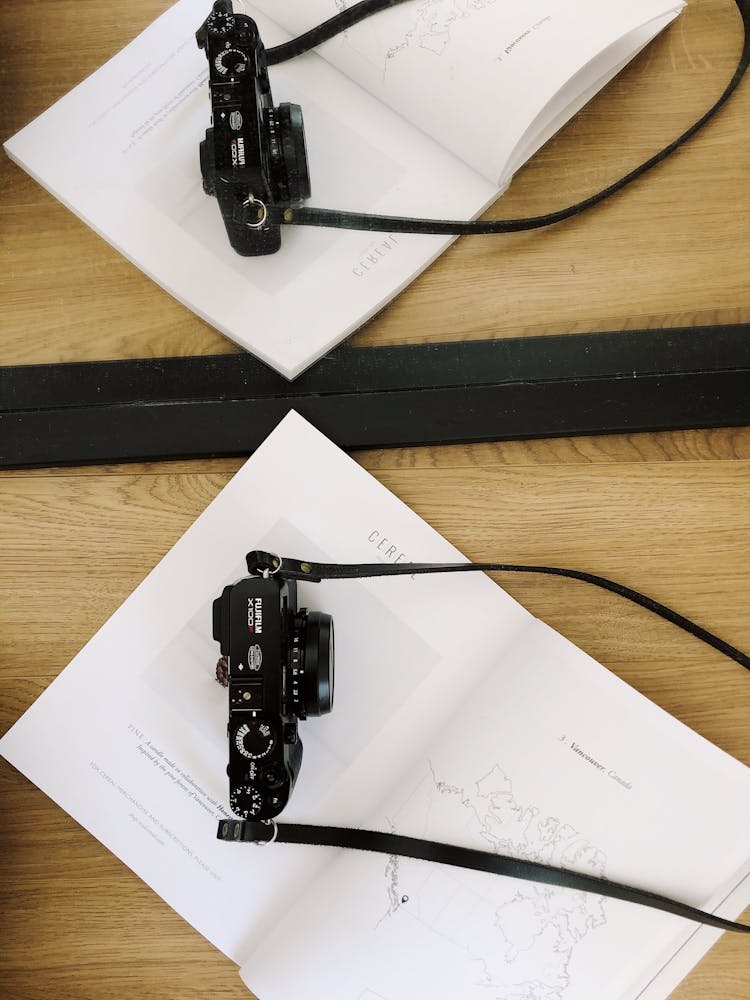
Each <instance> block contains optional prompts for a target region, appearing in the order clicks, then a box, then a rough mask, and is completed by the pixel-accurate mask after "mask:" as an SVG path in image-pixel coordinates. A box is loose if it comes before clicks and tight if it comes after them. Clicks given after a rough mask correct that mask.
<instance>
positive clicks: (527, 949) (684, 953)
mask: <svg viewBox="0 0 750 1000" xmlns="http://www.w3.org/2000/svg"><path fill="white" fill-rule="evenodd" d="M461 693H463V694H465V695H466V697H461ZM461 693H459V692H458V691H457V697H456V699H455V700H454V703H453V704H454V713H453V716H452V718H451V719H450V720H449V723H448V724H446V721H445V720H440V721H439V722H438V725H437V726H436V727H435V730H434V732H433V735H432V738H431V739H430V740H429V741H428V742H427V743H426V744H425V745H424V746H423V747H422V748H421V750H420V753H419V754H418V756H417V758H415V760H413V761H411V762H405V766H404V769H403V772H402V777H401V780H400V781H399V783H398V785H397V786H396V787H395V788H394V790H393V791H392V793H391V794H389V795H387V796H386V798H385V799H384V800H383V801H382V802H381V803H379V804H377V805H375V804H374V808H373V811H372V813H371V815H370V817H369V822H370V825H372V826H374V827H376V828H379V829H384V830H394V831H396V832H398V833H401V834H405V835H408V836H413V837H418V838H427V839H431V840H437V841H442V842H445V843H456V844H461V845H464V846H468V847H474V848H479V849H483V850H489V851H494V852H496V853H500V854H509V855H511V856H513V857H523V858H528V859H530V860H533V861H537V862H540V863H543V864H550V865H553V866H557V867H563V868H570V869H573V870H578V871H582V872H584V873H587V874H593V875H596V876H604V877H606V878H610V879H613V880H615V881H621V882H626V883H629V884H632V885H636V886H641V887H643V888H645V889H649V890H651V891H654V892H657V893H660V894H663V895H667V896H670V897H672V898H677V899H680V900H683V901H684V902H687V903H691V904H693V905H695V906H699V907H703V908H708V909H714V908H719V909H720V910H721V912H723V913H724V914H725V915H728V916H732V917H736V916H737V915H738V914H739V913H740V912H741V910H742V909H743V907H744V906H745V905H747V903H748V902H750V845H748V842H747V830H748V828H749V827H750V769H748V768H746V767H745V766H744V765H742V764H740V763H739V762H737V761H736V760H734V759H733V758H731V757H729V756H728V755H727V754H725V753H723V752H722V751H720V750H718V749H717V748H716V747H714V746H712V745H711V744H709V743H708V742H706V741H705V740H704V739H702V738H701V737H699V736H697V735H696V734H695V733H693V732H692V731H690V730H689V729H688V728H687V727H685V726H683V725H682V724H681V723H679V722H677V721H676V720H675V719H673V718H671V717H670V716H669V715H667V714H666V713H665V712H663V711H662V710H661V709H659V708H658V707H657V706H655V705H653V704H652V703H651V702H649V701H647V700H646V699H645V698H643V697H642V696H641V695H639V694H638V693H637V692H635V691H634V690H633V689H632V688H630V687H628V686H627V685H626V684H624V683H623V682H622V681H620V680H619V679H618V678H616V677H615V676H613V675H612V674H610V673H609V672H608V671H606V670H605V669H604V668H603V667H601V665H599V664H598V663H596V662H595V661H594V660H592V659H591V658H590V657H588V656H587V655H586V654H584V653H583V652H581V651H580V650H578V649H577V648H576V647H574V646H573V645H572V644H571V643H569V642H568V641H567V640H565V639H563V638H562V637H561V636H560V635H558V634H557V633H555V632H554V631H553V630H551V629H550V628H548V627H547V626H545V625H543V624H542V623H541V622H538V621H534V620H532V621H530V622H529V623H528V624H527V626H526V627H525V628H524V629H523V630H522V631H521V632H519V633H517V634H516V638H515V641H514V643H513V644H512V645H511V646H509V647H507V648H506V650H505V651H504V653H503V654H502V655H500V656H499V657H497V658H496V659H495V660H494V666H493V667H492V668H491V669H490V670H488V672H487V673H486V674H485V676H484V678H483V679H482V680H481V682H480V683H479V684H476V685H472V686H471V688H470V689H468V690H466V689H464V691H463V692H461ZM733 892H734V898H733V899H731V900H729V901H727V897H728V896H729V895H730V894H731V893H733ZM722 904H723V905H722ZM697 926H698V925H696V924H694V923H692V922H690V921H686V920H683V919H681V918H678V917H675V916H672V915H668V914H663V913H659V912H657V911H654V910H651V909H645V908H643V907H641V906H637V905H635V904H632V903H625V902H620V901H617V900H610V899H606V898H604V897H600V896H597V895H595V894H590V893H581V892H578V891H574V890H569V889H559V888H555V887H549V886H541V885H538V884H535V883H532V882H524V881H519V880H516V879H509V878H505V877H498V876H494V875H489V874H485V873H479V872H471V871H466V870H464V869H460V868H451V867H447V866H442V865H435V864H430V863H426V862H419V861H411V860H408V859H405V858H396V857H385V856H379V855H372V854H362V853H359V852H346V851H344V852H341V854H340V857H339V860H338V861H337V862H336V863H335V864H333V865H331V866H330V867H329V868H328V869H327V870H326V871H325V872H324V873H323V875H322V876H320V877H318V878H317V880H316V881H315V882H314V883H313V884H312V885H311V886H310V887H309V888H308V891H307V893H306V894H303V895H301V898H300V899H299V900H298V902H297V904H296V906H295V907H294V910H293V911H291V912H290V914H289V916H288V917H287V918H286V919H285V920H283V921H282V922H281V923H280V924H279V925H277V926H276V927H275V928H274V929H273V930H272V932H271V933H270V934H269V935H268V936H267V937H266V938H265V939H264V940H263V941H262V942H261V944H260V946H259V947H258V949H257V951H256V952H255V954H254V955H253V956H252V957H251V958H250V960H249V961H248V962H247V963H246V964H245V965H244V967H243V968H242V970H241V974H242V976H243V979H244V980H245V982H246V983H247V985H248V986H249V988H250V989H251V990H252V991H253V992H254V993H256V994H257V995H258V996H259V997H260V1000H286V998H288V997H290V996H294V997H295V1000H319V998H320V997H323V996H325V997H326V1000H355V998H356V1000H411V998H413V997H415V996H424V997H428V996H429V997H431V998H434V1000H454V998H455V997H461V998H462V1000H464V998H465V1000H487V998H499V997H502V998H503V1000H509V998H513V1000H516V998H523V1000H527V998H528V1000H542V998H543V1000H591V998H594V997H595V998H596V1000H636V998H643V997H646V996H648V998H649V1000H657V998H663V997H665V996H667V995H668V993H669V992H670V990H671V989H672V988H673V987H674V985H676V982H677V981H678V980H679V978H681V977H682V976H684V975H685V974H686V973H687V972H688V971H689V968H690V965H691V964H692V963H694V962H695V961H696V960H697V959H698V957H699V956H700V955H701V954H702V953H703V952H704V951H705V950H706V949H707V948H708V946H709V945H710V944H711V943H712V942H713V941H714V940H715V938H716V936H717V935H716V932H715V931H712V930H709V931H708V932H707V933H706V934H705V935H704V931H703V930H697ZM313 927H314V928H315V930H314V933H312V932H311V928H313ZM326 943H328V946H326ZM289 955H293V956H294V961H293V962H290V961H289V960H288V956H289ZM644 991H645V992H644Z"/></svg>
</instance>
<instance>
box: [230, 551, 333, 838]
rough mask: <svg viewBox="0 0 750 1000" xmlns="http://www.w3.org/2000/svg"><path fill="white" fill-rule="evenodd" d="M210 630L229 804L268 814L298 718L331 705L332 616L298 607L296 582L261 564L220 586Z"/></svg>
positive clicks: (281, 802)
mask: <svg viewBox="0 0 750 1000" xmlns="http://www.w3.org/2000/svg"><path fill="white" fill-rule="evenodd" d="M253 556H254V553H251V554H250V556H248V564H249V565H250V563H251V559H252V557H253ZM213 634H214V639H216V640H217V642H218V643H219V645H220V647H221V653H222V659H221V660H219V667H218V668H217V676H218V677H219V680H220V681H221V682H222V683H223V684H225V685H226V686H227V687H228V688H229V726H228V730H227V731H228V735H229V766H228V767H227V774H228V775H229V804H230V806H231V808H232V811H233V812H234V813H235V814H236V815H237V816H241V817H243V818H244V819H254V820H268V819H273V818H274V817H275V816H278V814H279V813H280V812H281V810H282V809H283V808H284V806H285V805H286V804H287V801H288V800H289V796H290V795H291V792H292V789H293V788H294V783H295V781H296V780H297V775H298V774H299V769H300V765H301V763H302V741H301V740H300V737H299V733H298V731H297V722H298V720H299V719H305V718H307V717H308V716H309V715H323V714H325V713H326V712H330V711H331V708H332V707H333V675H334V670H333V619H332V618H331V616H330V615H326V614H322V613H321V612H318V611H307V609H306V608H299V609H298V608H297V584H296V582H295V581H294V580H285V579H283V577H281V576H279V575H278V574H274V573H273V572H272V568H269V569H266V570H265V574H264V575H262V576H249V577H245V578H244V579H242V580H239V581H238V582H237V583H235V584H233V585H231V586H229V587H225V588H224V590H223V592H222V594H221V597H218V598H217V599H216V600H215V601H214V604H213Z"/></svg>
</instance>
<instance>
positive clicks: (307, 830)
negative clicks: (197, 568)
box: [217, 551, 750, 934]
mask: <svg viewBox="0 0 750 1000" xmlns="http://www.w3.org/2000/svg"><path fill="white" fill-rule="evenodd" d="M247 567H248V571H249V572H250V574H251V575H256V576H257V575H263V576H265V575H275V574H280V575H281V576H283V577H285V578H286V579H294V580H309V581H311V582H313V583H319V582H320V581H321V580H352V579H367V578H373V577H381V576H416V575H419V574H424V573H460V572H471V571H489V572H513V573H547V574H551V575H553V576H564V577H568V578H570V579H574V580H581V581H583V582H585V583H590V584H593V585H594V586H597V587H602V588H603V589H604V590H609V591H611V592H612V593H615V594H619V595H620V596H621V597H625V598H626V599H628V600H630V601H633V602H634V603H636V604H638V605H640V606H641V607H644V608H647V609H648V610H649V611H652V612H654V614H657V615H659V616H660V617H662V618H665V619H666V620H667V621H670V622H672V623H673V624H674V625H677V626H678V627H679V628H682V629H684V630H685V631H686V632H689V633H690V634H691V635H694V636H696V638H698V639H701V640H702V641H703V642H706V643H708V644H709V645H710V646H713V647H714V648H715V649H717V650H719V651H720V652H722V653H724V654H725V655H726V656H728V657H729V658H731V659H733V660H735V661H736V662H737V663H739V664H740V665H741V666H743V667H745V668H746V669H749V670H750V656H748V655H747V654H746V653H743V652H742V651H741V650H739V649H737V648H736V647H735V646H732V645H730V644H729V643H728V642H725V641H724V640H723V639H720V638H719V637H718V636H716V635H714V634H713V633H712V632H709V631H707V630H706V629H704V628H702V627H701V626H700V625H697V624H696V623H695V622H693V621H691V620H690V619H689V618H685V617H684V615H680V614H679V613H678V612H676V611H673V610H672V609H671V608H668V607H667V606H666V605H664V604H661V603H659V602H658V601H655V600H653V599H652V598H650V597H647V596H646V595H644V594H641V593H640V592H639V591H637V590H633V589H632V588H630V587H626V586H624V585H622V584H619V583H616V582H615V581H613V580H609V579H607V578H606V577H602V576H597V575H596V574H593V573H584V572H581V571H579V570H569V569H561V568H560V567H555V566H523V565H515V564H511V563H471V562H468V563H350V564H341V563H313V562H304V561H301V560H297V559H289V558H286V557H281V556H278V555H275V554H274V553H271V552H262V551H253V552H249V553H248V555H247ZM217 837H218V839H220V840H224V841H230V842H246V843H254V844H270V843H273V842H278V843H281V844H310V845H317V846H321V847H339V848H343V847H346V848H349V849H352V850H358V851H374V852H377V853H381V854H387V855H399V856H401V857H407V858H414V859H417V860H422V861H432V862H436V863H439V864H444V865H452V866H454V867H461V868H470V869H474V870H475V871H485V872H489V873H491V874H495V875H506V876H508V877H511V878H518V879H524V880H526V881H531V882H537V883H543V884H545V885H556V886H560V887H561V888H567V889H575V890H578V891H582V892H593V893H597V894H598V895H600V896H608V897H610V898H612V899H620V900H624V901H626V902H630V903H638V904H640V905H642V906H648V907H650V908H652V909H656V910H662V911H663V912H665V913H672V914H675V915H676V916H680V917H685V918H686V919H688V920H694V921H697V922H698V923H702V924H707V925H708V926H710V927H717V928H719V929H721V930H727V931H738V932H740V933H743V934H748V933H750V925H746V924H741V923H739V922H737V921H733V920H727V919H725V918H723V917H718V916H716V915H715V914H713V913H706V912H704V911H703V910H700V909H697V908H695V907H693V906H689V905H687V904H685V903H681V902H679V901H677V900H674V899H670V898H668V897H666V896H661V895H659V894H657V893H653V892H650V891H648V890H646V889H638V888H635V887H634V886H629V885H624V884H622V883H620V882H612V881H610V880H609V879H603V878H598V877H596V876H592V875H585V874H582V873H579V872H574V871H569V870H567V869H563V868H555V867H553V866H550V865H543V864H538V863H536V862H533V861H526V860H524V859H522V858H512V857H508V856H507V855H502V854H495V853H493V852H490V851H479V850H475V849H473V848H466V847H458V846H456V845H454V844H443V843H438V842H436V841H429V840H421V839H416V838H413V837H405V836H402V835H400V834H395V833H384V832H383V831H379V830H360V829H354V828H350V827H335V826H314V825H309V824H302V823H276V822H275V821H274V820H271V821H263V822H256V821H253V820H240V819H227V820H221V821H220V822H219V826H218V831H217Z"/></svg>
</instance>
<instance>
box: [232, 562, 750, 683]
mask: <svg viewBox="0 0 750 1000" xmlns="http://www.w3.org/2000/svg"><path fill="white" fill-rule="evenodd" d="M246 561H247V568H248V572H249V573H250V574H252V575H258V574H262V573H266V572H268V573H280V574H281V575H282V576H284V577H286V578H287V579H288V580H309V581H311V582H312V583H319V582H320V581H321V580H360V579H366V578H372V577H378V576H417V575H419V574H423V573H462V572H463V573H470V572H474V571H483V572H490V573H544V574H547V575H548V576H564V577H567V578H568V579H571V580H580V581H582V582H583V583H590V584H592V585H593V586H594V587H601V588H602V589H603V590H609V591H610V592H611V593H613V594H618V595H619V596H620V597H624V598H625V599H626V600H628V601H632V602H633V603H634V604H638V605H640V606H641V607H642V608H646V609H647V610H648V611H651V612H653V613H654V614H655V615H659V617H660V618H664V619H666V621H668V622H671V623H672V624H673V625H676V626H677V627H678V628H681V629H683V630H684V631H685V632H689V633H690V635H693V636H695V637H696V638H697V639H700V640H701V641H702V642H705V643H707V644H708V645H709V646H713V648H714V649H717V650H718V651H719V652H720V653H723V654H724V655H725V656H728V657H729V658H730V659H732V660H735V661H736V662H737V663H739V664H740V666H742V667H745V669H746V670H750V656H749V655H748V654H747V653H743V652H742V650H741V649H737V648H736V646H732V645H731V643H728V642H726V641H725V640H724V639H721V638H720V637H719V636H717V635H714V633H713V632H709V631H708V630H707V629H705V628H703V627H702V626H701V625H698V624H697V623H696V622H694V621H691V620H690V619H689V618H686V617H685V616H684V615H681V614H679V612H677V611H673V610H672V608H668V607H667V606H666V604H661V603H660V602H659V601H655V600H654V599H653V598H652V597H647V596H646V595H645V594H641V593H640V591H638V590H634V589H633V588H632V587H626V586H625V585H624V584H622V583H617V582H616V581H615V580H608V579H607V578H606V577H604V576H597V575H596V574H595V573H585V572H583V571H582V570H577V569H563V568H561V567H559V566H522V565H515V564H513V563H489V562H482V563H475V562H466V563H351V564H343V563H314V562H303V561H300V560H298V559H289V558H287V557H286V556H285V557H283V558H281V557H280V556H277V555H275V554H273V553H271V552H258V551H255V552H249V553H248V555H247V559H246Z"/></svg>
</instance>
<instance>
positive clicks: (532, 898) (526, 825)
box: [378, 765, 606, 1000]
mask: <svg viewBox="0 0 750 1000" xmlns="http://www.w3.org/2000/svg"><path fill="white" fill-rule="evenodd" d="M394 824H395V825H396V826H397V827H398V828H399V829H407V828H408V829H410V830H415V829H421V830H423V831H424V835H425V836H427V837H430V836H431V835H432V836H434V834H431V833H430V831H431V830H438V829H454V830H456V829H458V828H459V826H460V828H461V829H465V830H467V831H471V832H472V833H473V834H474V835H476V834H477V833H478V834H479V835H480V836H481V838H482V839H483V840H484V841H485V842H486V845H487V849H489V850H492V851H494V852H496V853H498V854H509V855H512V856H514V857H520V858H526V859H528V860H531V861H538V862H541V863H543V864H549V865H554V866H555V867H562V868H571V869H575V870H577V871H582V872H586V873H587V874H592V875H598V876H602V875H604V870H605V866H606V857H605V855H604V854H603V852H602V851H601V850H599V849H598V848H597V847H596V846H595V845H594V844H592V843H591V842H590V841H588V840H587V839H586V837H585V836H583V835H582V834H581V833H580V832H579V831H578V830H576V829H575V828H574V827H572V826H570V825H569V824H567V823H565V822H563V821H562V820H560V819H558V818H556V817H554V816H548V815H545V814H544V812H543V811H542V810H540V809H538V808H537V807H535V806H534V805H533V804H530V803H528V804H526V803H522V802H519V801H518V799H517V798H516V796H515V795H514V791H513V784H512V782H511V780H510V778H509V777H508V776H507V775H506V774H505V772H504V771H503V770H502V768H501V767H500V766H499V765H495V766H494V767H493V768H492V769H491V770H490V771H489V772H488V773H487V774H485V775H484V776H483V777H481V778H480V779H479V780H478V781H476V782H475V783H474V784H472V785H471V786H469V787H466V788H459V787H456V786H453V785H450V784H447V783H446V782H444V781H442V780H440V777H439V776H438V775H437V774H436V773H435V770H434V769H433V766H432V765H430V771H429V774H428V776H427V777H426V778H425V780H424V781H423V782H422V783H421V785H420V786H419V788H418V790H417V791H416V792H415V794H414V795H413V796H412V797H411V799H410V800H409V802H408V803H407V805H406V806H405V807H404V809H402V810H401V811H400V812H399V814H398V817H395V818H394ZM457 824H458V825H459V826H457ZM385 879H386V894H387V909H386V912H385V913H384V915H383V917H382V919H381V921H380V924H379V925H378V926H381V925H382V924H383V923H385V922H388V921H391V920H394V919H395V920H402V919H412V920H416V921H419V922H420V923H421V924H422V925H426V927H427V928H429V931H430V932H431V933H432V934H434V935H436V936H437V937H439V938H442V939H443V946H445V947H453V948H454V949H457V950H459V951H460V952H463V953H464V956H465V957H466V958H467V959H468V961H469V962H470V967H471V974H472V977H473V981H474V984H475V985H476V986H481V987H484V988H486V996H487V998H488V1000H565V998H566V994H567V991H568V987H569V986H570V985H571V978H570V965H571V961H572V958H573V955H574V952H575V949H576V947H577V946H578V945H579V944H580V943H581V942H582V941H583V940H584V938H586V937H587V936H588V935H589V934H591V933H592V932H594V931H595V930H596V928H598V927H602V926H603V925H604V924H605V923H606V914H605V910H604V905H603V899H602V897H599V896H594V895H592V894H589V893H583V892H575V891H572V890H566V889H558V888H556V887H554V886H543V885H536V884H534V883H532V882H521V881H518V882H515V881H509V880H506V879H497V880H494V879H489V878H487V877H483V878H482V879H481V882H478V881H477V880H476V878H474V879H467V878H466V877H465V873H464V872H463V871H462V870H461V869H450V868H447V867H445V866H441V865H434V866H426V865H419V863H415V862H412V861H409V860H406V859H404V858H399V857H395V856H392V857H391V858H390V859H389V861H388V863H387V866H386V870H385ZM477 885H481V886H482V889H481V891H478V890H477V888H476V886H477Z"/></svg>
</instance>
